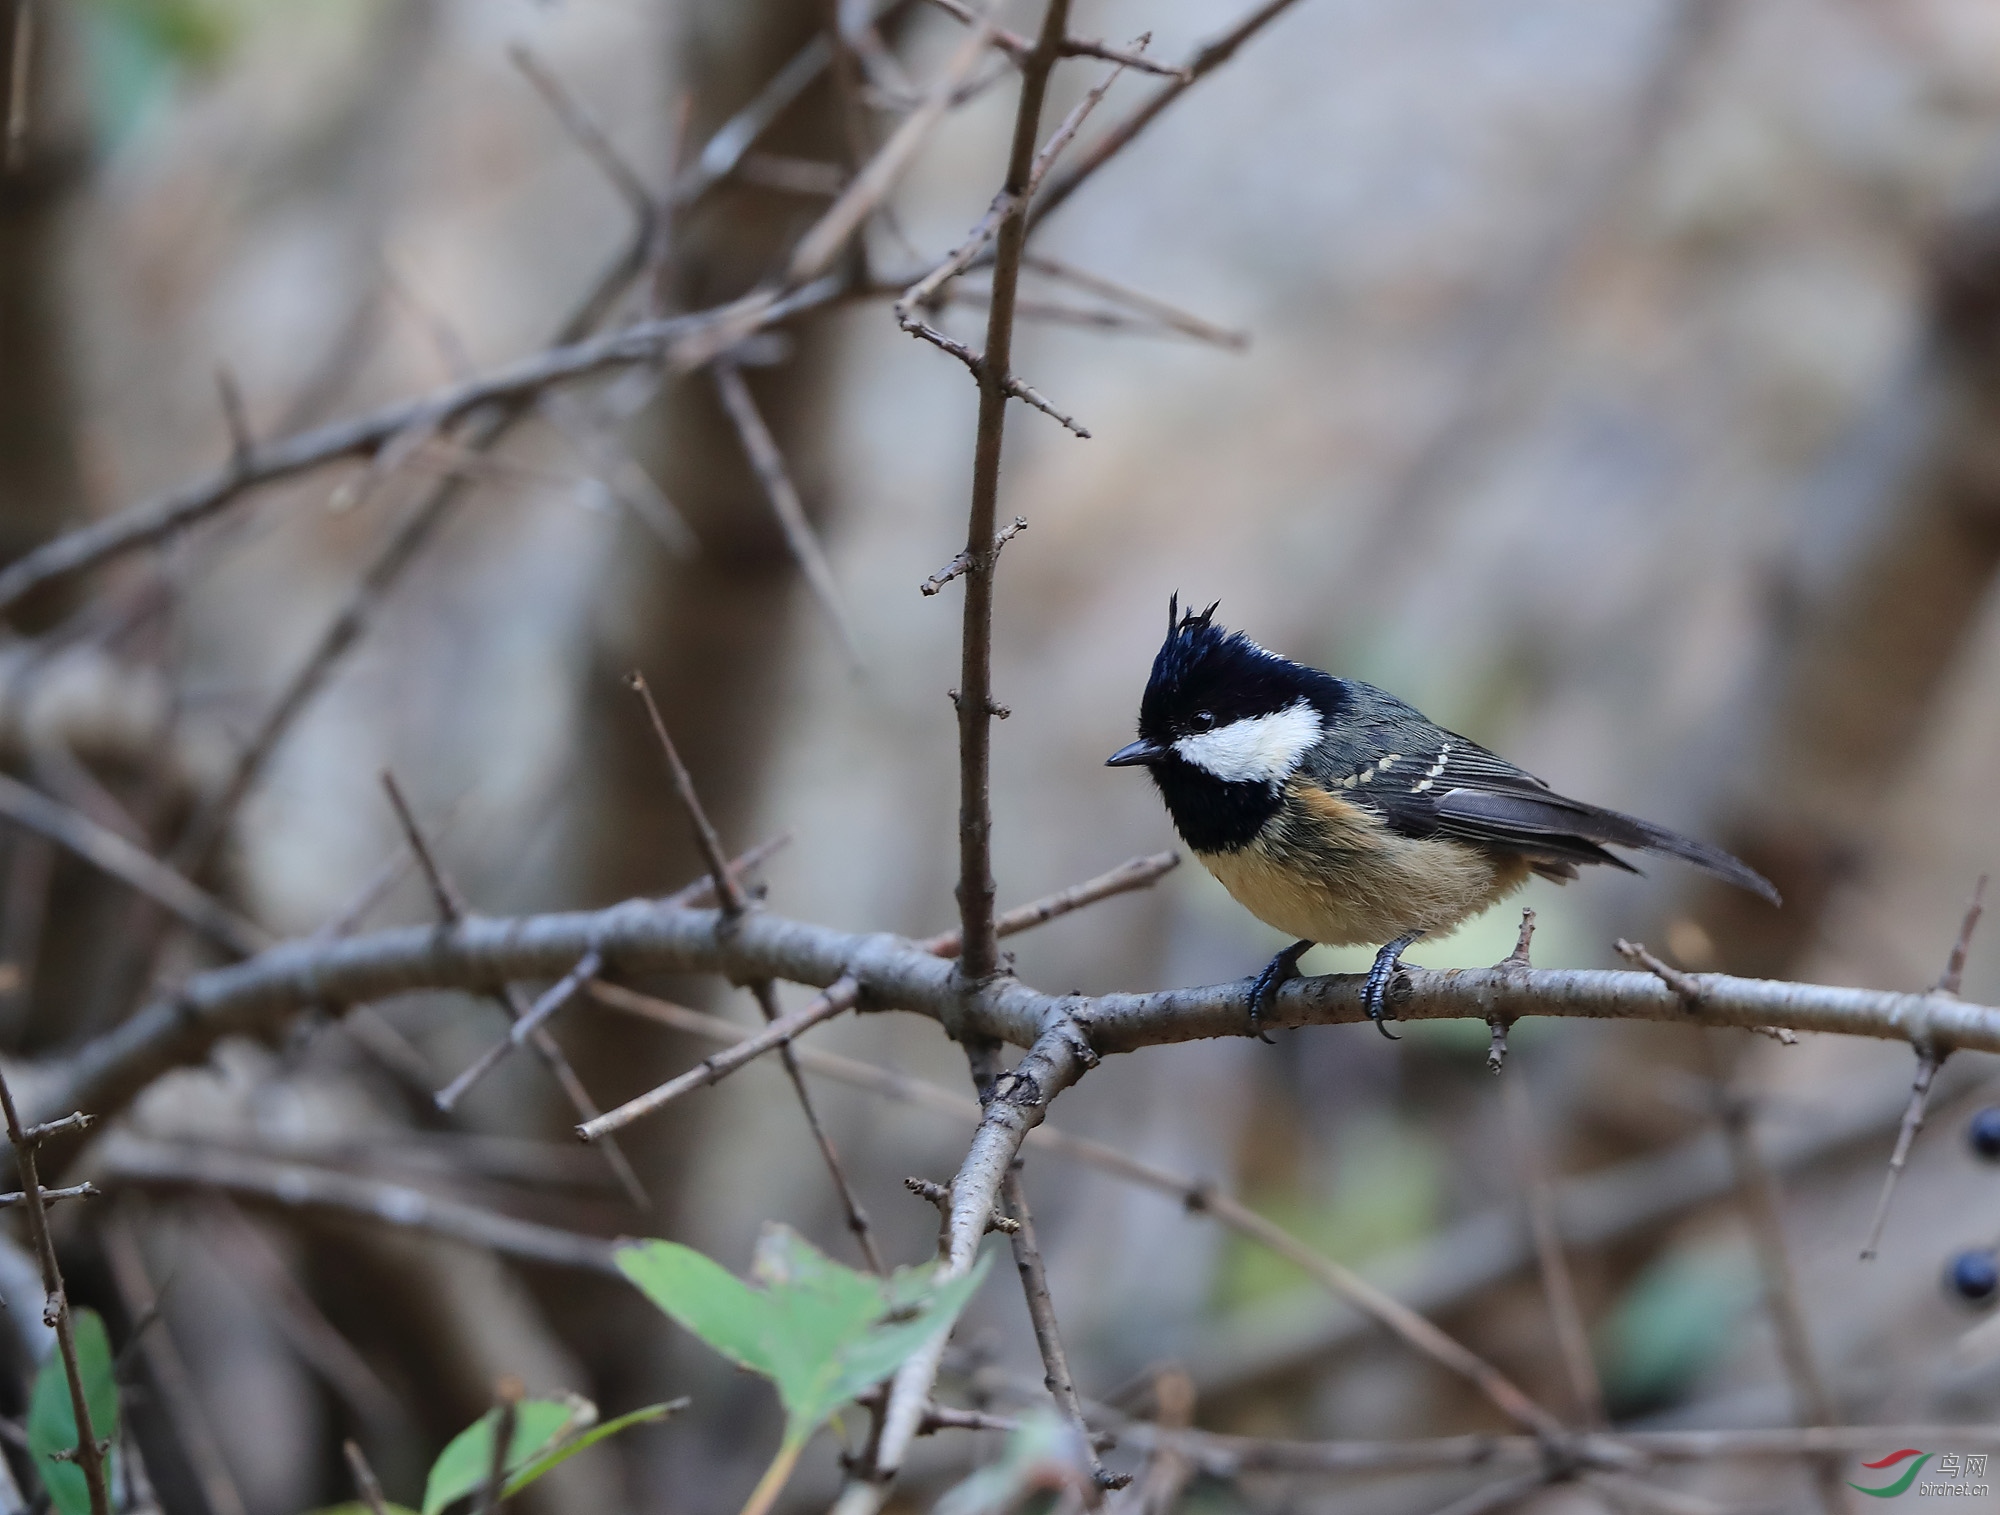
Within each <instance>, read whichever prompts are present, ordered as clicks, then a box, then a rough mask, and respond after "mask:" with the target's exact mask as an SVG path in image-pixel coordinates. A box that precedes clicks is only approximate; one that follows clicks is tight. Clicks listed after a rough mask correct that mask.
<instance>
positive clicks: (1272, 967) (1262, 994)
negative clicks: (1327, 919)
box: [1250, 942, 1313, 1047]
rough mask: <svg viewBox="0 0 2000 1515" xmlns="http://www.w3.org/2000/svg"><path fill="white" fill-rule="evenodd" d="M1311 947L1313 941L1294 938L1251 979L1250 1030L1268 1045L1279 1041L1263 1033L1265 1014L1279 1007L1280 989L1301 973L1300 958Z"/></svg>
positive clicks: (1273, 1044) (1273, 1045)
mask: <svg viewBox="0 0 2000 1515" xmlns="http://www.w3.org/2000/svg"><path fill="white" fill-rule="evenodd" d="M1312 948H1313V944H1312V943H1311V942H1293V943H1292V944H1291V946H1289V947H1287V948H1286V949H1285V950H1284V951H1283V952H1280V953H1279V954H1278V955H1277V956H1276V957H1274V958H1272V959H1271V960H1270V962H1268V963H1266V964H1265V965H1264V971H1263V972H1262V973H1260V974H1258V975H1257V977H1256V978H1255V979H1254V980H1252V981H1251V984H1250V1033H1251V1035H1253V1036H1255V1037H1256V1038H1257V1040H1258V1041H1260V1042H1263V1043H1264V1044H1265V1045H1267V1046H1272V1047H1275V1046H1276V1045H1277V1043H1276V1042H1274V1041H1272V1040H1271V1038H1270V1037H1268V1036H1266V1035H1265V1034H1264V1024H1263V1022H1264V1017H1265V1016H1266V1015H1268V1014H1270V1013H1271V1011H1273V1010H1275V1009H1276V1008H1277V1005H1278V991H1279V990H1280V989H1282V988H1283V987H1284V986H1285V982H1286V980H1288V979H1294V978H1297V977H1298V976H1299V959H1300V958H1302V957H1304V956H1305V955H1306V954H1307V953H1308V952H1310V951H1312Z"/></svg>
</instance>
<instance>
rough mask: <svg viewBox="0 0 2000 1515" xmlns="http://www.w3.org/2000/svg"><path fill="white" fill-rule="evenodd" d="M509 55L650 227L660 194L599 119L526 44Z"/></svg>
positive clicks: (513, 48) (515, 46) (516, 46)
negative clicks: (615, 143) (601, 124)
mask: <svg viewBox="0 0 2000 1515" xmlns="http://www.w3.org/2000/svg"><path fill="white" fill-rule="evenodd" d="M507 58H508V61H509V62H511V63H512V64H513V65H514V67H516V68H517V69H519V70H520V71H521V73H522V75H523V76H524V77H525V78H526V79H527V81H528V82H529V83H530V84H532V85H533V86H534V87H535V93H536V94H538V95H540V96H541V97H542V103H543V104H545V105H547V106H548V108H549V110H550V112H551V114H553V115H554V116H555V118H556V120H557V121H558V122H560V123H561V125H562V129H563V130H564V131H565V132H566V133H568V135H569V138H570V140H571V141H572V142H574V143H575V144H576V145H577V147H578V148H580V149H581V150H582V152H583V155H584V156H585V157H586V158H588V159H590V161H591V162H592V163H593V164H595V165H596V166H597V170H598V172H600V173H601V174H603V175H604V177H605V179H606V180H607V181H608V182H609V183H610V185H611V187H612V188H613V189H615V190H617V191H618V194H619V195H620V197H621V198H622V199H623V200H624V201H625V203H626V205H627V207H629V208H630V210H631V212H632V214H633V215H634V216H635V217H637V218H638V221H639V223H640V225H641V227H642V228H649V227H650V226H651V224H652V221H653V218H654V217H655V216H657V215H658V214H659V200H658V197H657V196H655V195H654V193H653V191H652V189H651V188H650V187H649V186H648V185H647V183H646V181H645V179H644V178H643V177H641V175H640V173H639V171H638V170H637V169H635V168H634V167H633V166H632V165H631V164H630V163H629V162H627V161H626V158H625V155H624V154H623V153H621V152H619V150H618V148H617V147H616V145H614V144H613V142H612V141H611V139H610V137H608V136H607V135H605V131H604V128H603V127H602V126H600V125H598V123H597V119H596V118H595V117H594V116H592V115H591V114H590V112H589V110H587V109H586V108H585V107H584V105H583V103H582V102H581V101H580V100H578V99H577V98H576V96H575V95H573V94H572V93H570V91H569V89H568V87H567V86H566V85H564V83H563V82H562V80H561V79H559V78H557V77H556V75H555V72H554V70H552V69H551V68H550V67H549V66H548V64H546V63H545V62H543V61H542V59H541V58H540V57H539V56H537V55H536V53H535V51H534V49H533V48H531V47H529V46H528V45H527V43H525V42H515V43H513V44H512V45H511V46H509V47H508V49H507Z"/></svg>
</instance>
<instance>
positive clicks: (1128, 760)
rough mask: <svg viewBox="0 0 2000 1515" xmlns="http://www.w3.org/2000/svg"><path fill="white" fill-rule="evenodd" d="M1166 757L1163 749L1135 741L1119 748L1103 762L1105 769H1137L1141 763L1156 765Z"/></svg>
mask: <svg viewBox="0 0 2000 1515" xmlns="http://www.w3.org/2000/svg"><path fill="white" fill-rule="evenodd" d="M1166 755H1167V749H1166V748H1164V747H1155V746H1154V745H1153V744H1152V743H1151V742H1147V741H1137V742H1133V743H1131V744H1129V745H1128V746H1124V747H1120V748H1119V749H1118V750H1117V751H1116V752H1114V753H1112V754H1111V756H1110V757H1108V758H1106V759H1105V760H1104V766H1105V767H1106V768H1137V767H1138V766H1139V765H1140V764H1142V763H1157V762H1158V761H1159V760H1160V759H1161V758H1163V757H1165V756H1166Z"/></svg>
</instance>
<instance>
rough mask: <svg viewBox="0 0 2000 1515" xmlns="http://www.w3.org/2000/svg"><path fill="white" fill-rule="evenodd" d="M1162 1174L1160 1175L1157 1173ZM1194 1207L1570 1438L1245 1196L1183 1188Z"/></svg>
mask: <svg viewBox="0 0 2000 1515" xmlns="http://www.w3.org/2000/svg"><path fill="white" fill-rule="evenodd" d="M1155 1176H1159V1175H1155ZM1183 1192H1184V1197H1185V1203H1186V1204H1187V1206H1188V1208H1189V1209H1191V1210H1197V1211H1206V1212H1207V1213H1209V1214H1212V1215H1214V1216H1215V1217H1216V1219H1218V1220H1220V1221H1222V1222H1223V1223H1224V1224H1225V1225H1227V1226H1228V1227H1229V1228H1230V1229H1231V1230H1233V1231H1237V1232H1239V1233H1241V1234H1242V1235H1245V1236H1249V1237H1253V1238H1254V1239H1256V1240H1257V1241H1258V1242H1261V1243H1262V1244H1263V1245H1264V1246H1265V1247H1267V1248H1268V1249H1270V1250H1271V1251H1273V1252H1275V1253H1277V1254H1278V1255H1279V1256H1280V1257H1282V1258H1284V1259H1285V1260H1286V1261H1287V1262H1289V1263H1291V1264H1293V1265H1294V1266H1295V1267H1297V1268H1299V1269H1300V1270H1302V1271H1303V1272H1304V1273H1305V1274H1306V1275H1307V1277H1309V1278H1311V1279H1312V1280H1313V1281H1314V1282H1315V1283H1317V1284H1319V1285H1320V1286H1321V1287H1322V1288H1325V1289H1327V1290H1329V1291H1331V1292H1332V1293H1334V1294H1337V1295H1339V1296H1340V1297H1341V1298H1342V1299H1344V1300H1346V1301H1347V1302H1348V1303H1349V1304H1351V1305H1353V1306H1355V1307H1356V1308H1357V1309H1360V1310H1362V1311H1364V1312H1365V1313H1367V1314H1369V1315H1371V1316H1373V1317H1374V1318H1375V1319H1376V1320H1378V1321H1380V1322H1381V1323H1382V1324H1383V1325H1385V1326H1387V1327H1388V1328H1389V1329H1390V1330H1391V1331H1393V1332H1394V1333H1395V1334H1396V1335H1397V1336H1400V1337H1401V1338H1402V1339H1403V1340H1404V1342H1406V1343H1407V1344H1408V1345H1410V1346H1411V1347H1414V1348H1415V1349H1416V1350H1417V1351H1419V1352H1421V1353H1422V1354H1423V1355H1424V1356H1426V1357H1428V1358H1430V1359H1431V1360H1432V1361H1433V1362H1435V1363H1437V1364H1438V1365H1439V1366H1440V1367H1442V1368H1445V1369H1446V1370H1447V1371H1449V1372H1452V1373H1455V1374H1457V1375H1458V1376H1459V1377H1461V1378H1463V1379H1465V1380H1466V1381H1467V1382H1468V1383H1470V1384H1471V1385H1472V1386H1473V1387H1474V1388H1476V1389H1478V1390H1479V1391H1480V1393H1482V1394H1484V1395H1485V1396H1486V1397H1487V1399H1489V1400H1491V1401H1492V1403H1493V1404H1494V1406H1495V1407H1496V1408H1498V1409H1499V1410H1500V1412H1501V1413H1502V1414H1504V1415H1505V1416H1507V1418H1508V1419H1510V1420H1512V1421H1514V1422H1515V1423H1516V1424H1517V1425H1521V1426H1523V1427H1525V1428H1527V1429H1528V1430H1530V1431H1533V1432H1535V1433H1536V1434H1537V1435H1541V1436H1547V1437H1554V1438H1558V1439H1562V1438H1566V1437H1567V1435H1568V1431H1567V1429H1566V1428H1565V1427H1564V1426H1563V1424H1562V1422H1561V1421H1559V1420H1557V1419H1556V1418H1555V1417H1554V1416H1553V1415H1551V1414H1550V1413H1549V1412H1548V1411H1547V1410H1545V1409H1543V1408H1542V1407H1541V1406H1540V1405H1538V1404H1536V1403H1535V1401H1534V1400H1533V1399H1531V1398H1530V1397H1529V1396H1528V1395H1527V1394H1526V1393H1524V1392H1523V1391H1522V1390H1521V1389H1520V1387H1519V1386H1518V1385H1516V1384H1515V1383H1514V1382H1513V1380H1511V1379H1509V1378H1508V1377H1507V1376H1506V1375H1505V1374H1504V1373H1502V1372H1501V1371H1500V1370H1499V1369H1498V1368H1496V1367H1494V1366H1493V1365H1492V1364H1491V1363H1489V1362H1487V1361H1486V1360H1485V1359H1484V1358H1482V1357H1480V1356H1479V1355H1478V1354H1477V1353H1475V1352H1474V1351H1472V1349H1471V1348H1469V1347H1467V1346H1465V1345H1464V1344H1462V1343H1461V1342H1459V1341H1457V1340H1456V1339H1454V1338H1453V1337H1451V1336H1448V1335H1447V1334H1445V1332H1443V1331H1441V1330H1439V1329H1438V1327H1436V1326H1435V1325H1433V1324H1431V1322H1430V1321H1428V1320H1426V1319H1425V1318H1424V1317H1423V1316H1422V1315H1419V1314H1418V1313H1417V1312H1416V1311H1415V1310H1412V1309H1411V1308H1410V1307H1409V1306H1408V1305H1406V1304H1404V1303H1403V1302H1402V1301H1401V1300H1400V1299H1397V1298H1396V1297H1395V1296H1394V1295H1393V1294H1390V1293H1389V1292H1388V1291H1387V1290H1386V1289H1383V1288H1380V1287H1378V1286H1377V1285H1376V1284H1374V1283H1372V1282H1370V1281H1369V1280H1368V1279H1366V1278H1364V1277H1363V1276H1362V1275H1361V1274H1359V1273H1357V1272H1355V1271H1354V1270H1353V1269H1352V1268H1349V1267H1346V1266H1344V1265H1342V1264H1340V1263H1337V1262H1335V1261H1334V1260H1333V1259H1332V1258H1330V1257H1326V1256H1324V1255H1322V1254H1321V1253H1319V1252H1317V1251H1315V1250H1314V1249H1313V1248H1311V1247H1309V1246H1307V1245H1306V1244H1305V1243H1304V1242H1302V1241H1300V1240H1299V1239H1298V1238H1297V1237H1295V1236H1293V1235H1292V1234H1291V1233H1290V1232H1288V1231H1286V1230H1284V1229H1283V1228H1282V1227H1280V1226H1278V1225H1276V1224H1274V1223H1273V1222H1271V1221H1269V1220H1267V1219H1265V1218H1264V1217H1263V1216H1262V1215H1259V1214H1258V1213H1257V1212H1256V1211H1254V1210H1252V1209H1251V1208H1250V1207H1249V1206H1247V1205H1245V1204H1244V1203H1242V1201H1240V1200H1238V1199H1236V1198H1234V1197H1233V1196H1231V1195H1228V1194H1225V1193H1224V1192H1222V1191H1221V1190H1220V1189H1217V1188H1215V1187H1213V1186H1211V1185H1207V1184H1197V1185H1195V1186H1194V1187H1193V1188H1192V1189H1190V1190H1186V1191H1183Z"/></svg>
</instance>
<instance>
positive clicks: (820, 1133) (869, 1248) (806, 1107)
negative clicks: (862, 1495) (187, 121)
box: [628, 369, 889, 1276]
mask: <svg viewBox="0 0 2000 1515" xmlns="http://www.w3.org/2000/svg"><path fill="white" fill-rule="evenodd" d="M730 372H731V373H734V370H733V369H732V370H730ZM738 382H739V383H740V382H741V381H740V380H739V381H738ZM746 398H747V397H746ZM628 682H629V683H630V684H631V686H632V689H633V692H634V693H636V694H637V695H638V696H639V699H640V701H641V703H643V704H644V705H645V707H646V719H647V720H648V721H650V722H651V723H652V727H653V735H654V736H655V737H656V738H657V739H658V741H659V744H660V754H661V756H662V757H664V758H665V759H666V763H667V773H668V776H669V777H670V778H671V779H672V780H673V785H674V795H675V797H676V798H677V799H678V800H679V801H680V803H681V810H682V811H683V813H685V814H686V816H687V820H688V825H689V827H690V828H691V829H692V830H693V832H694V840H695V847H696V849H697V850H698V851H699V852H700V853H701V859H702V862H703V863H704V864H705V865H706V866H707V868H708V876H709V878H710V879H711V880H712V881H713V882H714V885H715V895H716V900H717V903H718V904H720V906H721V908H722V916H723V919H724V920H725V921H726V922H729V923H730V924H732V925H733V924H735V923H737V922H740V921H741V920H742V919H743V918H744V916H745V915H746V914H747V913H748V912H749V910H750V898H749V896H748V895H746V894H744V892H743V889H742V886H741V885H739V884H738V883H737V882H736V880H735V879H734V878H732V877H731V876H730V873H729V858H728V855H727V854H726V853H724V852H723V850H722V840H721V838H720V837H718V836H717V835H716V831H715V827H714V825H713V824H712V823H711V822H710V821H709V818H708V812H707V811H706V810H705V809H703V808H702V803H701V796H700V795H699V794H698V793H696V792H695V787H694V777H693V775H691V774H690V773H689V772H688V770H687V764H685V763H683V762H682V761H681V754H680V749H679V748H677V747H676V746H674V739H673V737H672V736H671V735H669V734H668V732H667V723H666V720H665V718H664V717H663V716H662V715H661V714H660V707H659V705H658V704H656V703H655V702H654V699H653V691H652V689H651V688H650V687H648V685H647V683H646V677H645V675H644V674H642V673H640V672H638V671H637V670H636V669H635V670H634V671H633V672H632V673H631V674H630V675H629V677H628ZM746 987H748V989H749V990H750V993H751V995H752V997H753V998H755V1000H756V1001H757V1008H758V1009H759V1010H761V1011H762V1012H763V1014H764V1020H765V1023H766V1024H767V1025H769V1024H772V1023H775V1022H777V1021H779V1020H781V1019H783V1014H782V1012H781V1010H780V1009H779V1006H778V991H777V986H776V985H775V984H773V983H772V981H771V980H770V979H769V978H758V979H752V980H750V982H749V984H748V985H747V986H746ZM778 1061H779V1062H780V1063H781V1064H782V1065H783V1066H784V1070H785V1076H786V1077H787V1078H789V1079H790V1080H791V1083H792V1092H793V1093H794V1094H795V1095H797V1097H798V1101H799V1110H800V1112H801V1113H802V1114H803V1115H804V1116H805V1118H806V1126H807V1128H808V1129H809V1130H810V1131H811V1132H812V1138H813V1144H814V1145H815V1146H817V1147H818V1148H819V1154H820V1158H821V1160H822V1161H823V1162H824V1163H825V1164H826V1171H827V1176H828V1177H829V1178H831V1179H832V1180H833V1190H834V1194H835V1195H836V1197H838V1199H839V1200H840V1206H841V1209H842V1211H843V1212H844V1213H845V1214H846V1216H847V1229H848V1230H849V1231H850V1232H852V1233H853V1235H854V1241H855V1245H857V1246H858V1247H860V1249H861V1255H862V1256H863V1257H864V1258H866V1259H867V1261H868V1266H869V1267H870V1268H871V1269H873V1270H874V1271H875V1272H876V1273H878V1274H882V1275H884V1276H886V1275H887V1274H888V1271H889V1269H888V1266H887V1265H886V1264H885V1263H884V1262H883V1261H882V1252H881V1249H880V1248H879V1247H877V1246H876V1244H875V1232H874V1229H873V1228H872V1227H871V1226H870V1225H869V1223H868V1212H867V1211H866V1210H864V1209H862V1208H861V1201H860V1199H859V1198H857V1197H856V1195H855V1193H854V1186H853V1185H852V1184H851V1183H849V1182H848V1179H847V1169H846V1168H845V1167H844V1166H842V1164H841V1161H840V1153H839V1151H838V1150H837V1149H836V1148H835V1147H834V1145H833V1138H832V1137H830V1136H828V1135H827V1134H826V1125H825V1123H824V1122H823V1121H821V1120H820V1118H819V1110H818V1108H817V1107H816V1106H815V1105H814V1104H813V1098H812V1091H811V1090H809V1089H807V1088H806V1080H805V1075H804V1074H802V1073H801V1072H799V1062H798V1058H797V1057H796V1056H795V1055H794V1054H793V1052H792V1047H791V1044H790V1043H789V1042H786V1043H784V1044H783V1045H781V1046H780V1047H779V1048H778Z"/></svg>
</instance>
